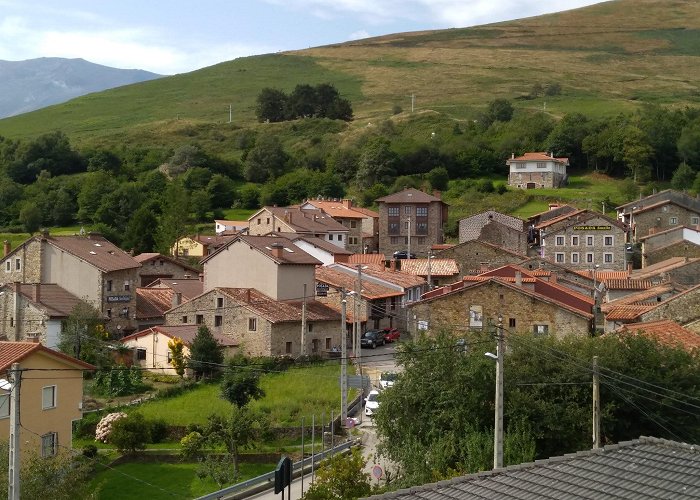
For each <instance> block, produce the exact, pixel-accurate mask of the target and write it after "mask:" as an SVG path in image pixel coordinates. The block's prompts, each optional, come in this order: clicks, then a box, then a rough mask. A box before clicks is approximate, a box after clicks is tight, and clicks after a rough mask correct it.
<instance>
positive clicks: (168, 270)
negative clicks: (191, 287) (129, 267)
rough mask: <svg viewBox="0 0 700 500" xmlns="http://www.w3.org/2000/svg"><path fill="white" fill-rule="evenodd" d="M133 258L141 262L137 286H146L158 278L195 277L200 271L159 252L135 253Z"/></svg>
mask: <svg viewBox="0 0 700 500" xmlns="http://www.w3.org/2000/svg"><path fill="white" fill-rule="evenodd" d="M134 260H136V261H137V262H139V263H140V264H141V268H140V269H139V278H140V283H139V285H138V286H148V285H150V284H151V283H153V282H154V281H157V280H159V279H160V278H164V279H190V278H197V277H198V276H199V272H200V271H199V269H197V268H196V267H193V266H191V265H189V264H187V263H185V262H182V261H180V260H177V259H173V258H172V257H168V256H167V255H162V254H159V253H142V254H139V255H135V256H134Z"/></svg>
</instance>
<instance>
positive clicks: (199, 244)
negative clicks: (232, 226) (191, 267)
mask: <svg viewBox="0 0 700 500" xmlns="http://www.w3.org/2000/svg"><path fill="white" fill-rule="evenodd" d="M235 236H236V235H232V234H221V235H216V236H210V235H204V234H197V235H195V236H183V237H182V238H179V239H178V240H177V241H175V243H174V244H173V246H172V247H171V248H170V254H171V255H173V256H174V257H178V258H183V257H194V258H196V259H200V260H201V259H203V258H204V257H206V256H207V255H210V254H212V253H213V252H215V251H216V250H217V249H218V248H219V247H221V246H223V245H224V244H226V243H228V242H229V241H231V239H233V238H234V237H235Z"/></svg>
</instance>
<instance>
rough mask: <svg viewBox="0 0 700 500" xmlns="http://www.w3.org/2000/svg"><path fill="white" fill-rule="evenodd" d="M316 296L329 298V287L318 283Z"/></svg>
mask: <svg viewBox="0 0 700 500" xmlns="http://www.w3.org/2000/svg"><path fill="white" fill-rule="evenodd" d="M316 296H317V297H327V296H328V285H327V284H326V283H316Z"/></svg>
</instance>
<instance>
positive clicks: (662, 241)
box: [637, 226, 700, 268]
mask: <svg viewBox="0 0 700 500" xmlns="http://www.w3.org/2000/svg"><path fill="white" fill-rule="evenodd" d="M637 240H638V241H639V242H641V244H642V267H643V268H644V267H646V266H650V265H652V264H656V263H657V262H661V261H664V260H666V259H670V258H671V257H700V230H698V229H691V228H688V227H685V226H678V227H674V228H671V229H666V230H665V231H661V232H657V233H652V234H649V235H647V236H641V237H639V238H637Z"/></svg>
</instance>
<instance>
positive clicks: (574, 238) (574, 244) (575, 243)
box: [571, 236, 578, 247]
mask: <svg viewBox="0 0 700 500" xmlns="http://www.w3.org/2000/svg"><path fill="white" fill-rule="evenodd" d="M571 246H572V247H577V246H578V236H572V237H571Z"/></svg>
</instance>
